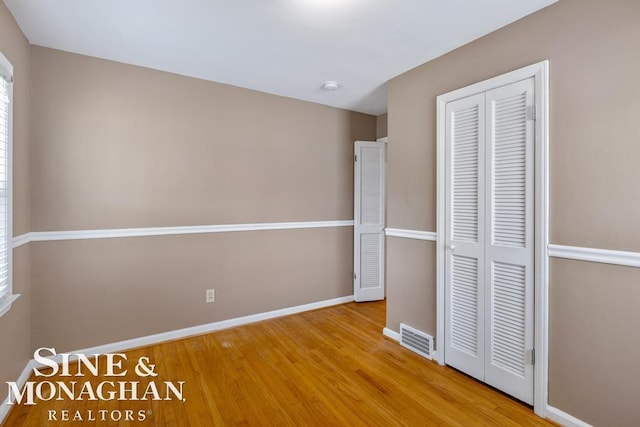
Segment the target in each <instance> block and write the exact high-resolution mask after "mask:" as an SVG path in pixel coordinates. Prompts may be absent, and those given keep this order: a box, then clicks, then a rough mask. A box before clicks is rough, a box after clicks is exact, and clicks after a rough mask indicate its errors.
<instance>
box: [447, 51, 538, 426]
mask: <svg viewBox="0 0 640 427" xmlns="http://www.w3.org/2000/svg"><path fill="white" fill-rule="evenodd" d="M532 77H533V78H534V81H535V92H534V93H535V95H534V96H535V106H536V121H535V125H534V126H535V127H534V129H535V135H534V146H535V154H534V158H535V159H534V162H535V167H534V169H535V170H534V174H535V177H534V185H535V191H534V193H535V194H534V204H535V206H534V227H535V231H534V234H535V239H534V240H535V249H534V254H535V255H534V257H535V260H534V265H535V269H534V329H535V330H534V348H535V353H536V360H535V365H534V380H533V383H534V388H533V402H534V403H533V407H534V411H535V413H536V414H537V415H539V416H541V417H545V410H546V407H547V402H548V343H549V329H548V328H549V257H548V253H547V247H548V245H549V61H548V60H545V61H541V62H538V63H536V64H533V65H529V66H527V67H524V68H520V69H517V70H514V71H511V72H508V73H506V74H502V75H500V76H497V77H494V78H491V79H489V80H485V81H482V82H479V83H476V84H473V85H471V86H467V87H464V88H461V89H458V90H454V91H452V92H449V93H446V94H443V95H440V96H438V97H437V210H438V212H437V240H436V260H437V261H436V262H437V272H436V299H437V301H436V304H437V313H436V329H437V334H436V339H435V342H436V349H437V361H438V363H439V364H441V365H444V364H445V357H444V356H445V355H444V351H445V349H444V347H445V345H444V343H445V334H446V328H445V324H446V319H445V285H446V284H445V250H446V248H445V240H446V223H447V216H446V169H445V168H446V161H445V147H446V140H445V134H446V114H445V107H446V104H447V103H448V102H451V101H455V100H457V99H460V98H465V97H468V96H471V95H475V94H477V93H480V92H486V91H488V90H492V89H495V88H498V87H501V86H506V85H508V84H511V83H515V82H518V81H521V80H525V79H528V78H532Z"/></svg>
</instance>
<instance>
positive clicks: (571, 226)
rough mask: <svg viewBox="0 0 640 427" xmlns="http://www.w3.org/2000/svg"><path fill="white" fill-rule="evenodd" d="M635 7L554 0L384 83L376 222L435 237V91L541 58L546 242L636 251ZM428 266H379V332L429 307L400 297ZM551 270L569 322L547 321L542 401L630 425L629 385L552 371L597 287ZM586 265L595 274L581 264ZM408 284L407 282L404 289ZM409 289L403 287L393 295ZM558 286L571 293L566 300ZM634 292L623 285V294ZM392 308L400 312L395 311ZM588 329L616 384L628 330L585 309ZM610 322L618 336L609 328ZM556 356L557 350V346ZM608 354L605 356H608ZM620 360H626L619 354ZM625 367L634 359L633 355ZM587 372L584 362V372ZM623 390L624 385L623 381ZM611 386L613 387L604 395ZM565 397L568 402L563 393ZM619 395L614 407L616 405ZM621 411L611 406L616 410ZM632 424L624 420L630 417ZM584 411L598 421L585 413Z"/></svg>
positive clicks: (429, 294)
mask: <svg viewBox="0 0 640 427" xmlns="http://www.w3.org/2000/svg"><path fill="white" fill-rule="evenodd" d="M639 16H640V2H638V1H636V0H619V1H616V2H602V1H598V0H560V1H559V2H558V3H556V4H554V5H553V6H550V7H548V8H546V9H543V10H542V11H539V12H537V13H535V14H533V15H531V16H529V17H526V18H524V19H522V20H520V21H518V22H516V23H514V24H512V25H509V26H507V27H505V28H503V29H501V30H499V31H496V32H494V33H492V34H489V35H487V36H485V37H483V38H481V39H479V40H477V41H475V42H473V43H470V44H468V45H466V46H464V47H462V48H460V49H457V50H455V51H453V52H451V53H449V54H447V55H444V56H442V57H440V58H438V59H436V60H434V61H431V62H429V63H427V64H424V65H422V66H420V67H418V68H416V69H414V70H411V71H409V72H407V73H405V74H403V75H401V76H399V77H397V78H395V79H393V80H391V81H390V82H389V85H388V96H389V149H388V150H389V151H388V155H389V165H388V181H387V187H388V196H387V200H388V206H387V214H388V216H387V218H388V226H389V227H394V228H407V229H415V230H424V231H436V96H437V95H440V94H443V93H446V92H449V91H451V90H454V89H458V88H460V87H464V86H467V85H469V84H472V83H475V82H478V81H482V80H485V79H487V78H491V77H494V76H496V75H499V74H503V73H505V72H508V71H511V70H514V69H517V68H520V67H523V66H526V65H529V64H532V63H535V62H538V61H541V60H544V59H549V60H550V78H551V94H550V96H551V106H550V107H551V124H550V162H551V171H550V179H551V183H550V187H551V200H550V203H551V208H550V210H551V212H550V214H551V217H550V222H551V236H550V238H551V243H555V244H563V245H575V246H586V247H596V248H606V249H620V250H631V251H640V227H638V226H637V219H638V218H640V197H638V190H637V188H638V186H637V185H636V183H637V182H640V168H638V158H640V145H639V144H638V141H639V140H640V127H639V126H638V123H639V122H638V117H640V91H639V90H638V87H639V86H638V70H639V69H640V55H638V52H640V25H638V17H639ZM396 239H397V238H394V237H391V238H389V239H387V244H388V247H389V250H388V252H387V253H388V258H387V259H388V260H390V261H392V263H393V260H394V259H400V258H401V257H402V256H403V253H404V252H402V251H403V250H404V251H406V249H403V247H404V244H401V245H398V244H396V243H393V241H394V240H396ZM430 256H431V258H430V259H427V260H424V261H422V262H425V263H426V265H427V266H428V270H427V271H424V269H423V268H417V267H408V268H407V270H408V271H410V272H412V273H411V276H410V277H407V273H406V271H405V272H401V271H400V269H398V268H396V269H392V267H393V264H392V267H391V268H390V269H389V271H388V274H387V283H388V294H389V298H388V312H389V313H391V314H393V318H389V319H388V323H389V326H390V327H394V328H395V327H396V324H397V323H398V322H400V321H405V322H408V323H417V324H418V323H421V324H424V325H426V326H425V327H426V328H427V332H429V333H432V334H433V333H435V330H434V325H432V324H431V323H430V321H429V320H428V319H429V318H430V316H431V314H430V313H429V312H428V309H429V306H428V305H427V307H426V308H425V307H419V308H416V307H415V306H414V305H413V304H412V303H411V302H409V300H413V299H419V300H420V301H425V302H428V301H430V300H431V299H432V298H433V297H434V295H435V281H434V275H435V273H434V271H433V267H432V266H433V265H435V260H434V259H433V256H434V255H433V254H431V255H430ZM558 265H559V264H558V263H555V262H554V263H552V265H551V268H552V271H551V274H552V278H553V280H552V282H551V284H550V286H551V287H552V291H551V296H552V298H555V299H552V301H551V317H552V319H560V318H562V316H567V317H568V318H570V319H573V320H574V321H572V322H567V323H563V322H558V321H556V322H554V323H553V324H552V325H551V327H552V333H551V342H550V348H551V349H552V350H551V351H552V353H551V356H552V357H551V360H550V364H551V366H550V369H551V375H550V377H549V387H550V389H549V392H550V399H551V400H550V403H551V404H552V405H555V406H557V407H559V408H560V409H562V410H565V411H567V412H569V413H571V414H572V415H574V416H576V417H578V418H583V419H585V420H587V421H589V420H596V421H597V420H600V421H602V420H606V421H607V422H605V423H604V424H603V425H620V426H622V425H637V419H638V415H640V413H638V411H637V409H636V408H637V405H636V406H635V407H631V406H629V405H628V404H627V403H626V401H624V399H623V398H622V397H621V395H632V394H633V390H635V389H634V388H633V387H632V386H631V382H630V381H633V377H628V378H629V379H628V380H625V379H623V380H621V381H619V382H616V383H613V382H608V383H607V384H608V386H609V387H610V390H611V391H613V392H612V393H609V394H604V393H601V391H599V390H597V388H598V385H597V382H595V381H592V382H590V385H591V386H590V387H585V378H584V376H583V374H585V369H584V367H585V366H587V365H585V364H582V365H580V366H577V367H576V368H575V369H571V370H566V371H563V374H562V375H561V374H559V367H562V366H567V365H569V364H571V363H572V361H573V360H574V359H576V358H580V357H584V356H583V353H582V351H581V350H582V348H583V347H584V342H581V343H580V345H582V347H580V345H578V346H576V347H575V348H573V347H572V346H567V345H565V344H563V343H562V342H561V340H562V339H563V338H564V337H566V336H572V335H575V334H583V329H582V326H581V325H580V324H579V322H577V321H575V319H580V318H582V317H584V316H585V313H586V312H585V311H584V305H585V304H586V306H588V307H596V306H598V301H599V300H600V299H601V297H602V292H603V289H600V288H598V287H597V286H595V284H594V285H592V286H581V285H583V284H584V283H583V280H584V275H583V274H578V273H579V271H578V269H576V268H571V269H566V270H565V271H563V272H562V274H560V273H559V272H558V271H556V270H557V269H558V268H559V267H558ZM592 268H597V267H592ZM606 271H607V277H606V279H604V277H603V280H606V282H604V283H602V285H603V286H606V287H607V289H611V291H612V292H617V294H616V296H615V298H618V299H624V298H627V297H629V296H630V293H631V292H632V286H634V285H636V286H637V284H638V283H640V270H637V269H632V270H627V269H625V268H622V267H608V268H607V269H606ZM413 283H415V285H408V284H413ZM407 286H411V288H412V289H411V291H407V292H395V291H394V288H400V289H403V287H407ZM558 289H570V290H571V291H572V292H576V294H575V295H574V296H575V298H567V297H566V293H559V292H560V291H558ZM633 292H635V290H633ZM607 307H609V308H610V309H614V307H615V310H616V311H618V313H617V315H618V316H620V317H621V318H629V319H631V318H633V317H634V316H635V314H634V313H633V312H632V310H635V308H632V307H631V306H630V305H629V304H622V305H620V306H616V305H615V304H614V303H613V302H609V303H608V304H607ZM401 311H403V313H402V314H399V313H400V312H401ZM593 316H594V318H595V320H591V322H590V323H594V322H595V323H598V325H599V327H598V330H600V331H613V332H612V334H613V335H612V336H611V337H609V338H607V342H608V343H610V344H611V345H608V346H600V345H599V340H598V339H597V338H595V337H594V339H593V342H592V346H591V347H590V348H589V351H590V352H591V353H590V355H589V356H588V357H589V358H592V360H599V365H598V368H597V369H599V370H600V371H601V372H600V373H599V374H598V377H603V376H604V377H606V376H608V375H611V377H612V378H614V377H615V378H616V379H619V378H620V375H618V373H617V369H618V368H612V367H611V366H610V363H609V362H610V361H611V360H621V359H625V357H624V356H621V355H620V354H619V353H620V352H622V351H625V349H628V348H629V346H632V347H633V348H634V349H635V350H634V352H633V353H632V354H637V351H638V344H637V343H635V342H628V341H629V338H628V337H629V336H635V335H637V334H636V325H637V322H636V323H635V324H633V323H628V324H619V323H618V322H616V321H615V320H614V319H612V317H611V316H608V315H607V314H606V313H605V312H603V311H595V312H594V313H593ZM617 326H620V327H621V328H622V329H615V328H614V327H617ZM560 349H562V350H561V351H560ZM612 353H613V354H612ZM625 360H626V359H625ZM636 361H637V358H636ZM592 366H593V367H594V369H595V365H592ZM634 387H635V386H634ZM614 389H615V390H614ZM568 396H572V397H571V398H568ZM621 399H622V400H621ZM621 405H623V406H624V409H625V410H623V411H619V410H618V409H619V408H620V406H621ZM634 409H635V415H636V417H635V418H630V415H631V414H633V413H634ZM596 414H600V415H598V416H596Z"/></svg>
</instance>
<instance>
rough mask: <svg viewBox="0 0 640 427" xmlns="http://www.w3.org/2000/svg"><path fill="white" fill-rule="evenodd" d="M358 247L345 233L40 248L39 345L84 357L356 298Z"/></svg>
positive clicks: (36, 250)
mask: <svg viewBox="0 0 640 427" xmlns="http://www.w3.org/2000/svg"><path fill="white" fill-rule="evenodd" d="M352 241H353V229H352V228H351V227H339V228H327V229H306V230H305V229H303V230H274V231H258V232H236V233H219V234H199V235H186V236H157V237H148V238H147V237H143V238H118V239H99V240H77V241H68V242H43V243H35V244H33V247H32V251H33V254H32V256H33V265H34V268H33V281H34V284H35V285H36V286H39V288H38V292H37V293H35V294H34V298H33V308H34V312H33V322H34V330H33V332H34V335H33V341H34V345H38V346H39V345H48V346H54V345H55V346H56V349H57V350H58V351H69V350H77V349H81V348H86V347H91V346H96V345H101V344H105V343H110V342H116V341H121V340H125V339H129V338H137V337H142V336H146V335H150V334H156V333H160V332H166V331H171V330H175V329H180V328H186V327H190V326H197V325H202V324H206V323H210V322H215V321H219V320H225V319H230V318H235V317H239V316H245V315H249V314H254V313H261V312H266V311H270V310H276V309H280V308H286V307H292V306H296V305H300V304H306V303H310V302H316V301H323V300H327V299H331V298H337V297H341V296H345V295H351V294H352V293H353V288H352V281H351V274H352V271H353V261H352V259H353V257H352V255H351V250H352V249H351V248H352ZM210 288H213V289H215V290H216V302H214V303H212V304H205V301H204V298H205V290H206V289H210Z"/></svg>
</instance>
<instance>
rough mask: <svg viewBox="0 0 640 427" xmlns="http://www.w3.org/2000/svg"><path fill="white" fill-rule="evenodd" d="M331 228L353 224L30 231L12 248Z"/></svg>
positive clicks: (275, 223)
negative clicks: (42, 243)
mask: <svg viewBox="0 0 640 427" xmlns="http://www.w3.org/2000/svg"><path fill="white" fill-rule="evenodd" d="M332 227H353V220H343V221H306V222H265V223H258V224H220V225H188V226H179V227H149V228H113V229H104V230H70V231H32V232H30V233H26V234H21V235H19V236H16V237H14V238H13V247H14V248H17V247H19V246H22V245H25V244H27V243H29V242H49V241H54V240H81V239H111V238H116V237H147V236H170V235H176V234H207V233H230V232H237V231H264V230H296V229H304V228H332Z"/></svg>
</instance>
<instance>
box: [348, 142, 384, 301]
mask: <svg viewBox="0 0 640 427" xmlns="http://www.w3.org/2000/svg"><path fill="white" fill-rule="evenodd" d="M385 157H386V148H385V143H384V142H368V141H356V143H355V156H354V161H355V163H354V164H355V166H354V183H355V187H354V203H353V205H354V215H353V218H354V228H353V229H354V244H353V247H354V255H353V258H354V268H353V272H354V273H353V295H354V299H355V300H356V301H376V300H381V299H384V297H385V291H384V226H385V166H386V165H385V164H386V158H385Z"/></svg>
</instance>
